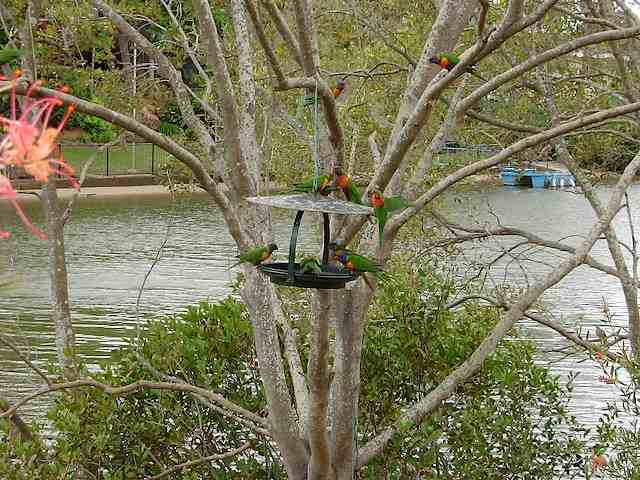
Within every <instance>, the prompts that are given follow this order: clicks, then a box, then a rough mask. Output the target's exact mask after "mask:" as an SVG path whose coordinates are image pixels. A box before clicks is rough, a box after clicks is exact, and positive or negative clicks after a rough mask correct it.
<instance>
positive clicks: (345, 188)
mask: <svg viewBox="0 0 640 480" xmlns="http://www.w3.org/2000/svg"><path fill="white" fill-rule="evenodd" d="M335 186H336V187H337V188H339V189H341V190H342V193H344V196H345V197H346V198H347V200H348V201H350V202H353V203H359V204H362V195H360V190H358V187H356V184H355V183H353V181H352V180H351V179H350V178H349V177H348V176H347V175H345V174H343V173H342V170H340V169H336V181H335Z"/></svg>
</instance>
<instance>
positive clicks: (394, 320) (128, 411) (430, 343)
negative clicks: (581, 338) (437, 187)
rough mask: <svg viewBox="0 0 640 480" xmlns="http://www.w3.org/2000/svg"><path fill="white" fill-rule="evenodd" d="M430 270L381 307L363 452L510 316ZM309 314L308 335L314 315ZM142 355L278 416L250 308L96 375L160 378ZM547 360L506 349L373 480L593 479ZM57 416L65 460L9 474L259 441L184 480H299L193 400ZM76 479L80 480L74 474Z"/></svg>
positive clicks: (142, 462) (156, 466) (123, 402)
mask: <svg viewBox="0 0 640 480" xmlns="http://www.w3.org/2000/svg"><path fill="white" fill-rule="evenodd" d="M427 267H428V265H425V266H423V267H416V266H406V265H402V264H399V265H396V266H395V267H394V268H393V269H392V270H393V272H394V273H391V274H387V275H386V277H385V279H384V281H383V282H382V289H381V291H380V292H379V295H378V298H377V300H376V303H375V306H374V308H372V309H371V317H370V321H369V324H368V326H367V330H366V339H365V345H364V353H363V363H362V393H361V402H360V410H359V418H358V431H359V432H360V436H359V443H360V445H362V444H363V443H364V442H365V441H367V440H369V439H370V438H372V437H373V436H375V435H376V433H377V432H379V430H380V428H382V427H383V426H386V425H389V424H390V423H392V422H393V421H395V420H396V419H397V417H398V415H399V414H400V410H401V407H402V406H403V405H406V404H407V403H410V402H413V401H415V400H417V399H419V398H420V397H422V396H423V395H425V394H426V393H427V392H428V391H430V390H431V389H432V388H433V386H434V385H436V384H437V383H438V382H440V381H441V380H442V378H444V376H445V375H447V374H448V373H449V372H450V371H451V370H452V369H453V368H455V367H456V366H457V365H458V364H459V363H460V362H461V361H463V360H464V358H466V357H467V356H468V354H469V353H470V352H471V351H472V350H473V349H474V348H475V347H476V346H477V345H478V343H479V342H480V340H481V338H483V336H484V335H485V334H486V333H487V332H488V331H489V329H490V328H491V327H492V326H493V324H494V323H495V322H496V320H497V315H496V313H495V311H493V310H491V309H488V308H485V307H481V306H478V305H473V304H470V305H468V306H467V307H465V308H463V309H462V310H460V311H457V312H455V313H453V312H451V311H449V310H447V309H445V308H443V305H445V303H446V301H447V298H448V296H449V294H448V292H449V291H450V290H451V287H452V283H451V282H450V281H449V280H447V279H446V278H444V277H442V276H440V275H438V274H436V273H434V272H433V271H430V269H429V268H427ZM291 294H292V295H302V293H300V292H297V291H294V292H292V293H291ZM300 318H301V320H300V322H301V323H300V324H299V325H298V326H299V327H300V329H301V330H303V331H304V330H306V329H307V328H308V325H305V324H304V322H305V320H304V318H306V315H302V316H301V317H300ZM515 333H516V332H514V334H515ZM300 337H304V335H300ZM300 342H301V344H300V347H301V350H302V352H301V353H302V357H303V363H304V359H305V357H306V355H307V353H308V346H307V345H303V342H304V338H300ZM138 348H139V351H140V352H141V353H142V354H143V355H144V357H145V358H146V359H148V360H149V361H150V363H151V364H152V366H153V368H154V369H157V370H158V371H160V372H163V373H165V374H167V375H171V376H175V377H179V378H182V379H184V380H186V381H188V382H189V383H192V384H195V385H198V386H201V387H206V388H209V389H211V390H213V391H216V392H219V393H221V394H222V395H224V396H225V397H227V398H229V399H230V400H231V401H234V402H236V403H237V404H239V405H241V406H243V407H244V408H247V409H249V410H251V411H254V412H263V411H264V407H265V399H264V394H263V391H262V385H261V383H260V381H259V377H258V373H257V370H256V354H255V350H254V344H253V338H252V335H251V325H250V323H249V321H248V319H247V314H246V311H245V308H244V306H243V305H242V304H240V303H239V302H238V301H236V300H234V299H232V298H228V299H226V300H224V301H222V302H219V303H215V304H209V303H201V304H200V305H198V306H194V307H190V308H189V309H188V311H187V312H186V313H184V314H180V315H177V316H174V317H168V318H163V319H159V320H153V321H150V322H149V324H148V326H147V328H146V329H145V330H144V331H143V332H142V334H141V338H140V342H139V344H138V346H136V345H134V344H132V345H130V346H128V347H125V348H121V349H119V350H118V351H116V352H114V354H113V359H112V361H111V362H109V363H108V364H106V365H104V366H103V367H102V369H101V371H100V372H99V373H98V374H95V375H93V376H94V377H95V378H96V379H98V380H100V381H103V382H105V383H109V384H113V385H122V384H128V383H130V382H135V381H136V380H139V379H150V378H153V375H152V373H151V372H150V371H149V369H148V368H146V367H145V366H144V364H143V363H142V362H141V360H140V357H139V356H138V355H137V353H136V352H137V349H138ZM534 354H535V348H534V346H533V345H532V344H531V343H529V342H526V341H522V340H518V339H516V338H515V337H514V338H512V339H511V340H510V341H507V342H504V345H503V346H502V347H501V348H500V349H499V351H498V352H497V353H496V354H495V355H493V356H492V357H491V359H490V360H489V361H488V362H487V364H486V365H485V367H484V368H483V369H482V371H481V372H480V373H479V374H478V375H476V376H475V377H474V378H473V380H472V381H470V382H468V383H467V384H465V385H463V386H462V387H460V388H458V390H457V391H456V393H455V395H454V396H453V397H452V398H450V399H449V400H448V401H447V402H446V403H445V404H443V405H442V406H441V407H440V408H439V409H438V410H437V411H436V412H435V413H434V414H433V415H431V416H430V417H429V418H427V419H426V421H425V422H424V423H423V424H422V425H420V426H415V425H410V424H408V425H404V426H402V429H403V435H402V436H401V438H398V439H397V440H396V441H395V442H393V443H392V444H391V445H390V446H389V447H388V448H387V449H386V450H385V454H384V456H383V457H382V458H380V459H378V460H376V461H375V462H373V463H371V464H370V465H368V466H367V467H365V468H364V469H362V471H361V472H360V477H359V478H366V479H378V478H383V477H384V474H385V472H386V474H387V475H390V477H389V478H416V475H418V473H419V472H422V474H425V475H426V474H430V475H432V476H433V477H434V478H441V479H454V478H455V479H459V478H464V479H482V480H487V479H504V478H536V479H547V478H549V479H550V478H559V477H561V476H562V474H563V472H572V473H575V472H576V471H580V469H581V468H582V465H583V463H584V462H583V459H582V458H581V456H580V454H581V452H582V450H583V445H582V443H581V442H580V439H579V432H578V430H577V429H576V426H575V423H574V421H573V419H572V418H571V417H570V415H568V413H567V411H566V404H567V401H568V399H569V393H570V390H569V388H568V387H565V386H563V385H561V384H560V382H559V381H558V379H557V378H555V377H553V376H552V375H550V374H549V372H548V371H547V370H546V369H545V368H544V367H540V366H537V365H536V364H535V362H534ZM50 420H51V421H52V422H53V425H54V427H55V428H56V430H57V431H58V436H57V439H56V442H55V444H54V445H53V448H52V457H51V458H52V459H53V461H52V462H51V461H49V462H48V461H45V460H44V459H42V458H41V457H34V456H33V447H32V449H31V450H30V449H29V447H24V446H23V447H21V449H19V448H17V446H16V445H15V444H6V445H3V446H2V447H0V464H2V465H5V468H8V469H9V470H10V472H12V473H7V474H6V476H7V478H12V477H11V475H17V473H15V472H17V471H18V470H19V469H20V468H23V467H24V465H26V464H27V463H29V462H31V463H33V464H35V465H36V467H34V468H40V469H41V470H40V471H41V473H40V474H39V476H37V478H42V479H53V478H56V479H58V478H75V476H73V472H78V471H80V470H84V471H88V472H90V474H91V475H93V476H95V478H100V479H125V478H143V477H145V476H150V475H155V474H158V473H159V472H160V471H162V470H164V469H165V468H167V467H168V466H171V465H175V464H178V463H182V462H186V461H190V460H194V459H197V458H199V457H201V456H205V455H208V454H213V453H216V452H220V453H221V452H227V451H229V450H231V449H233V448H237V447H238V446H240V445H242V444H243V443H244V442H246V441H247V440H252V441H253V442H254V445H255V447H254V450H250V451H248V452H249V453H247V454H246V455H239V456H237V457H235V458H233V459H228V460H226V461H224V462H222V461H218V462H211V463H207V464H203V465H200V466H198V467H194V468H192V469H190V470H188V471H187V470H185V471H182V472H180V473H176V474H174V475H173V477H172V478H180V479H189V480H196V479H204V478H216V479H231V478H234V479H235V478H243V479H258V478H261V479H262V478H285V477H284V472H283V471H282V468H281V467H280V466H279V465H278V462H277V458H278V455H277V453H276V452H275V451H274V450H273V447H272V445H271V444H270V443H268V442H265V441H264V439H262V438H259V437H257V436H256V435H255V434H254V433H252V432H250V431H248V430H247V429H246V428H244V427H243V426H241V425H239V424H238V423H236V422H235V421H234V420H232V419H229V418H226V417H223V416H221V415H220V414H219V413H217V412H215V411H212V410H210V409H208V408H206V407H205V406H203V405H202V404H200V403H199V402H198V401H197V400H195V399H194V398H193V397H191V396H190V395H187V394H183V393H178V392H170V391H158V390H146V391H141V392H138V393H135V394H131V395H128V396H124V397H119V398H115V397H112V396H108V395H104V394H102V393H101V392H99V391H97V390H92V389H86V390H82V391H74V392H70V393H68V394H66V395H64V396H62V397H60V398H59V400H58V401H57V403H56V405H55V407H54V408H53V409H52V411H51V412H50ZM58 462H60V463H59V464H58ZM63 465H65V468H66V470H64V469H63V468H62V466H63ZM11 469H15V470H11ZM265 470H266V471H267V476H266V477H265ZM63 471H66V472H71V473H68V474H66V475H68V476H66V477H65V476H64V475H62V476H61V475H60V472H63ZM91 475H90V476H91ZM3 478H4V477H3ZM16 478H17V477H16ZM34 478H35V477H34ZM424 478H429V477H424Z"/></svg>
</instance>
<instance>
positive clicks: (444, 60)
mask: <svg viewBox="0 0 640 480" xmlns="http://www.w3.org/2000/svg"><path fill="white" fill-rule="evenodd" d="M429 62H430V63H433V64H435V65H438V66H439V67H440V68H442V69H443V70H447V71H448V72H450V71H451V70H453V69H454V68H455V67H456V65H458V64H459V63H460V57H458V56H457V55H456V54H455V53H440V54H438V55H436V56H435V57H431V58H430V59H429ZM476 68H477V67H476V66H475V65H469V66H468V67H467V68H466V71H467V72H468V73H470V74H471V75H474V76H475V77H477V78H479V79H480V80H482V81H483V82H486V80H485V79H484V78H482V77H481V76H480V75H478V74H477V73H476Z"/></svg>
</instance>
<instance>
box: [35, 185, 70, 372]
mask: <svg viewBox="0 0 640 480" xmlns="http://www.w3.org/2000/svg"><path fill="white" fill-rule="evenodd" d="M42 199H43V204H44V209H45V213H46V224H47V228H46V232H47V237H48V240H47V243H48V245H47V247H48V252H49V278H50V281H51V319H52V320H53V324H54V325H55V328H56V353H57V357H58V365H59V367H60V369H61V371H62V372H63V374H64V377H65V378H66V379H69V380H72V379H74V378H75V377H76V376H77V370H76V368H75V363H76V362H75V335H74V332H73V324H72V322H71V309H70V306H69V279H68V275H67V260H66V254H65V248H64V221H63V219H62V215H61V211H60V207H59V205H58V193H57V188H56V178H55V175H50V176H49V179H48V181H47V184H46V186H45V187H44V188H43V189H42Z"/></svg>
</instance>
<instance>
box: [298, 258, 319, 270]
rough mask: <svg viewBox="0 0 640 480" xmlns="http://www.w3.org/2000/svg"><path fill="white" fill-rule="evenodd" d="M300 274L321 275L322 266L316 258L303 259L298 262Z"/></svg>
mask: <svg viewBox="0 0 640 480" xmlns="http://www.w3.org/2000/svg"><path fill="white" fill-rule="evenodd" d="M300 272H301V273H322V266H321V265H320V260H318V259H317V258H316V257H305V258H303V259H302V260H300Z"/></svg>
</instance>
